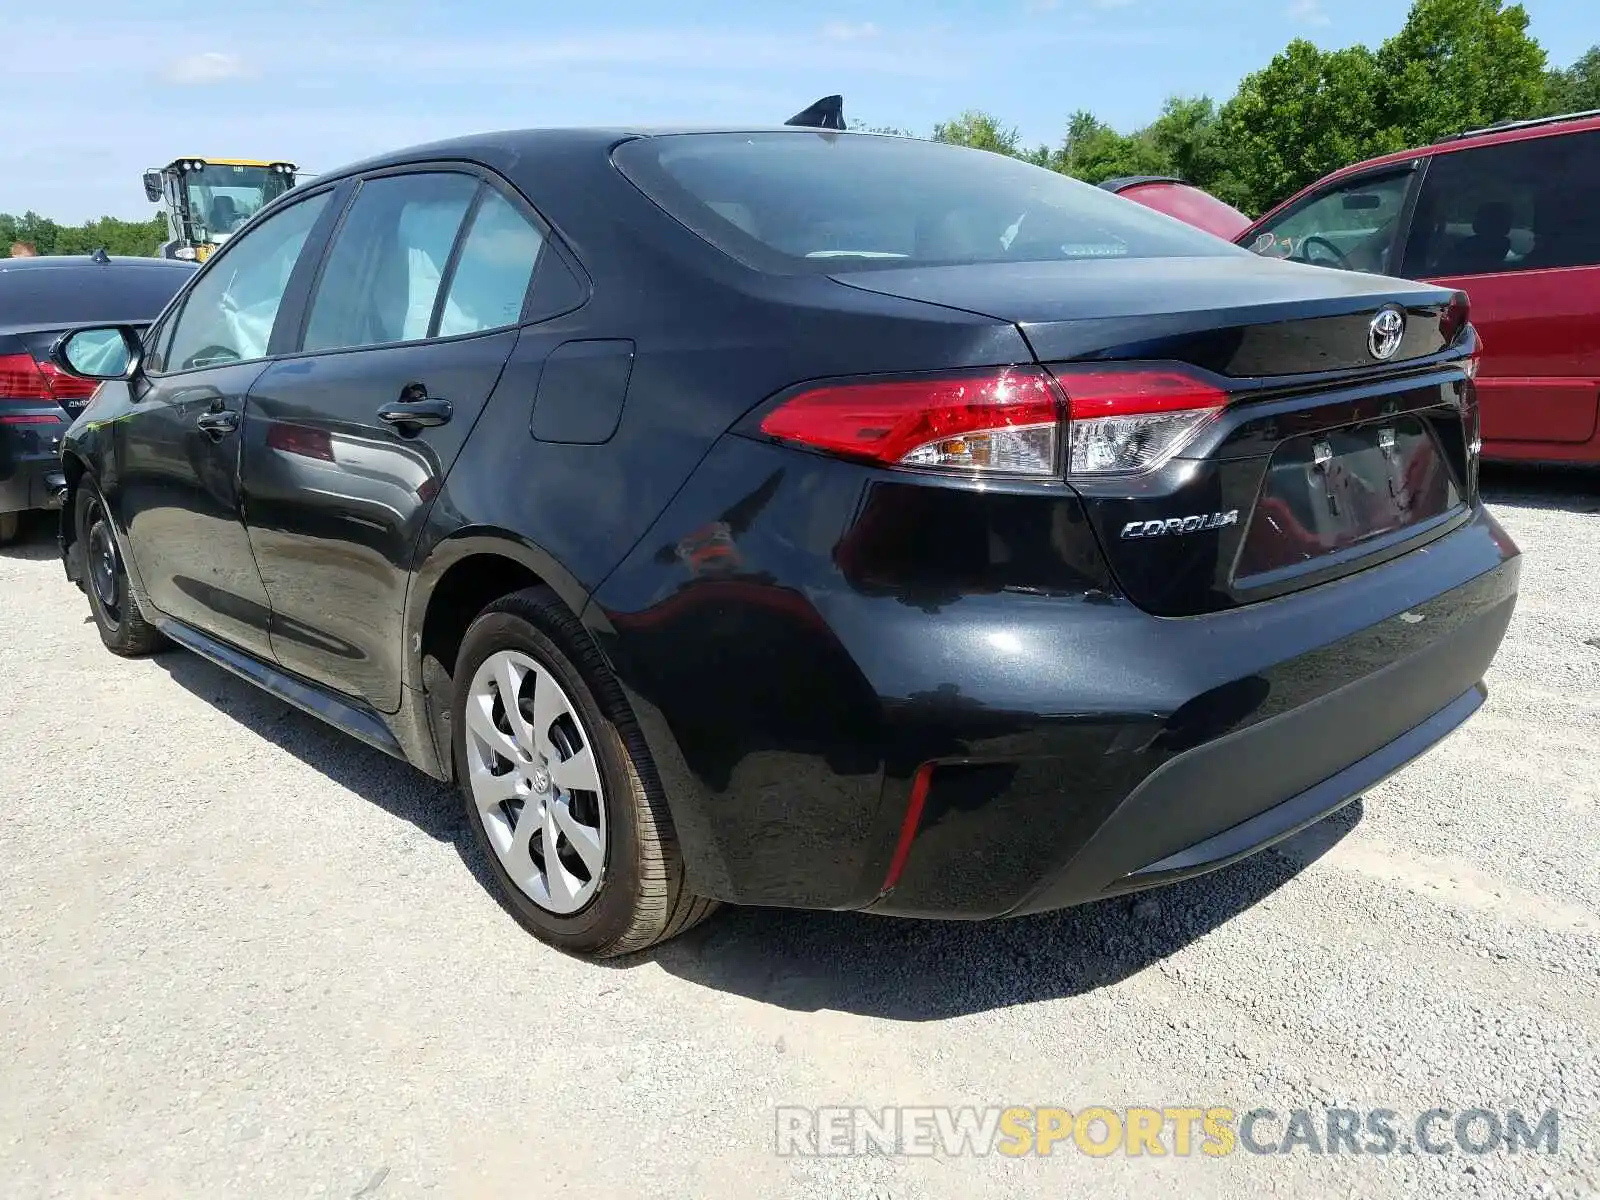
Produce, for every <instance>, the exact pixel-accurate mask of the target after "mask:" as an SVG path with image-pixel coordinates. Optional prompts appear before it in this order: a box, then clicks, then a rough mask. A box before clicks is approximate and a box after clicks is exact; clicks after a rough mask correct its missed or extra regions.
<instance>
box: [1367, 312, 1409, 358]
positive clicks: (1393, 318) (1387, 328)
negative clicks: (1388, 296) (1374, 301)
mask: <svg viewBox="0 0 1600 1200" xmlns="http://www.w3.org/2000/svg"><path fill="white" fill-rule="evenodd" d="M1405 335H1406V314H1405V313H1404V312H1402V311H1401V310H1400V309H1398V308H1392V307H1391V308H1384V309H1380V310H1379V311H1378V315H1377V316H1375V317H1373V318H1372V324H1371V325H1369V326H1367V350H1368V352H1369V353H1371V355H1372V357H1373V358H1375V359H1377V360H1378V361H1379V362H1387V361H1388V360H1389V359H1391V358H1393V357H1394V356H1395V351H1397V350H1399V349H1400V341H1401V339H1402V338H1404V337H1405Z"/></svg>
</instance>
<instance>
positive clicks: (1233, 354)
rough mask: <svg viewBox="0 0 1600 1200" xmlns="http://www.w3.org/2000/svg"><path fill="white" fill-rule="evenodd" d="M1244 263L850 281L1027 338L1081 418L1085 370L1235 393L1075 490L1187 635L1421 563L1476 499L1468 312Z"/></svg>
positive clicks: (1418, 293)
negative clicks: (1156, 456)
mask: <svg viewBox="0 0 1600 1200" xmlns="http://www.w3.org/2000/svg"><path fill="white" fill-rule="evenodd" d="M1241 254H1242V257H1240V258H1235V257H1232V256H1229V257H1219V258H1204V259H1199V258H1197V259H1126V260H1115V259H1112V260H1094V261H1083V262H1043V263H1005V264H998V265H989V264H985V265H982V266H974V267H939V268H923V269H917V270H900V269H889V270H870V271H857V272H850V273H848V274H841V275H837V276H835V279H836V280H837V281H838V282H840V283H844V284H847V285H848V286H851V287H861V288H866V289H867V290H870V291H876V292H881V293H883V294H887V295H895V296H903V297H905V298H907V299H912V300H918V301H922V302H926V303H934V304H941V305H945V306H947V307H952V308H960V309H964V310H967V311H971V312H975V313H981V314H984V315H987V316H992V317H995V318H997V319H999V320H1004V321H1008V322H1011V323H1013V324H1015V325H1016V326H1017V327H1018V328H1019V329H1020V330H1021V331H1022V332H1023V334H1024V335H1025V336H1026V337H1027V339H1028V342H1029V344H1030V346H1031V347H1032V348H1033V350H1034V352H1035V354H1036V356H1037V357H1038V359H1039V361H1040V362H1041V363H1043V364H1045V365H1046V366H1047V367H1049V368H1050V369H1052V370H1054V371H1056V372H1057V374H1058V378H1059V379H1061V380H1062V382H1063V386H1064V388H1065V390H1066V392H1067V396H1068V409H1069V415H1070V414H1071V410H1072V392H1073V369H1074V368H1081V367H1082V366H1084V364H1086V363H1090V364H1095V365H1096V366H1099V365H1102V364H1108V363H1111V364H1123V363H1128V364H1131V363H1149V364H1152V365H1158V366H1160V367H1161V368H1163V369H1170V368H1172V367H1174V366H1177V367H1178V369H1180V370H1182V371H1184V372H1186V373H1188V374H1192V375H1194V376H1196V377H1197V378H1199V379H1201V380H1203V381H1204V382H1206V383H1208V384H1210V385H1213V386H1215V387H1217V388H1220V389H1222V390H1223V391H1224V392H1226V403H1225V405H1224V406H1223V407H1222V408H1221V410H1220V412H1219V413H1218V414H1217V415H1216V416H1215V417H1214V418H1212V419H1211V420H1210V421H1209V422H1208V423H1207V424H1206V425H1205V426H1203V427H1202V428H1201V429H1200V431H1199V432H1198V433H1196V434H1195V435H1194V436H1193V438H1192V440H1190V441H1189V442H1188V443H1186V444H1185V445H1183V446H1182V447H1181V448H1180V449H1179V450H1178V451H1177V453H1176V455H1175V456H1173V457H1172V458H1170V459H1168V460H1167V461H1166V462H1165V463H1163V464H1161V465H1159V466H1157V467H1156V468H1155V469H1153V470H1150V471H1147V472H1144V473H1142V474H1138V475H1122V476H1106V477H1094V476H1082V475H1077V476H1073V477H1072V478H1071V479H1070V483H1071V485H1072V487H1073V488H1074V490H1075V491H1076V492H1077V493H1078V495H1079V496H1080V497H1081V498H1082V500H1083V502H1084V505H1085V511H1086V513H1087V516H1088V519H1089V522H1090V524H1091V525H1092V526H1093V528H1094V530H1095V533H1096V536H1097V538H1098V540H1099V542H1100V545H1101V548H1102V550H1103V551H1104V553H1105V555H1106V558H1107V560H1108V562H1109V563H1110V566H1111V569H1112V571H1113V573H1114V574H1115V576H1116V578H1117V581H1118V583H1119V585H1120V586H1121V587H1122V589H1123V590H1124V591H1125V592H1126V594H1127V595H1128V596H1129V598H1130V599H1132V600H1133V601H1134V602H1135V603H1137V604H1139V605H1140V606H1141V607H1143V608H1145V609H1146V610H1147V611H1150V612H1152V613H1156V614H1158V615H1162V616H1174V617H1178V616H1191V615H1197V614H1201V613H1206V612H1215V611H1219V610H1222V609H1227V608H1233V607H1237V606H1239V605H1243V604H1248V603H1252V602H1255V601H1260V600H1266V599H1270V598H1272V597H1275V596H1281V595H1284V594H1286V593H1288V592H1292V591H1295V590H1298V589H1300V588H1305V587H1311V586H1315V585H1316V584H1319V583H1324V582H1328V581H1330V580H1333V579H1336V578H1338V577H1340V576H1342V575H1346V574H1349V573H1351V572H1353V571H1357V570H1362V569H1365V568H1367V567H1371V566H1375V565H1377V564H1378V563H1381V562H1384V561H1387V560H1388V559H1390V558H1393V557H1395V556H1397V555H1399V554H1404V553H1408V552H1410V551H1412V550H1414V549H1416V548H1418V547H1419V546H1421V545H1422V544H1424V543H1425V542H1427V541H1428V540H1431V539H1432V538H1434V537H1438V536H1442V535H1443V534H1444V533H1447V532H1448V531H1449V530H1450V529H1452V528H1454V527H1455V526H1456V525H1457V524H1459V523H1460V522H1461V521H1463V520H1465V519H1466V518H1467V516H1468V515H1469V511H1470V508H1471V506H1472V505H1473V504H1474V503H1475V502H1476V499H1477V477H1476V464H1477V455H1476V449H1475V445H1474V443H1475V441H1476V438H1477V402H1476V396H1475V393H1474V391H1473V388H1472V384H1471V380H1470V378H1469V375H1470V368H1469V366H1468V363H1469V355H1470V354H1471V352H1472V350H1473V347H1474V346H1475V335H1473V334H1472V333H1471V331H1470V330H1467V331H1465V332H1463V333H1461V334H1460V335H1459V336H1457V332H1456V331H1457V330H1458V329H1460V328H1461V326H1462V325H1463V324H1464V322H1465V307H1464V305H1465V298H1464V297H1463V296H1462V295H1461V294H1460V293H1456V292H1451V291H1449V290H1447V289H1441V288H1437V287H1432V286H1429V285H1425V284H1416V283H1411V282H1409V281H1406V280H1397V279H1389V278H1385V277H1381V276H1374V275H1364V274H1358V273H1355V272H1348V271H1336V270H1332V269H1328V268H1319V267H1306V266H1299V265H1296V264H1285V263H1278V262H1272V261H1270V260H1265V259H1260V258H1257V257H1256V256H1254V255H1250V254H1248V253H1247V252H1241ZM1284 267H1288V268H1289V269H1288V270H1283V269H1281V268H1284ZM1386 312H1387V313H1389V314H1391V315H1389V316H1384V314H1385V313H1386ZM1380 318H1382V320H1383V322H1384V324H1383V328H1382V329H1380V327H1379V321H1380ZM1396 324H1398V326H1399V328H1398V329H1396V328H1394V326H1395V325H1396ZM1396 340H1397V341H1398V344H1397V345H1394V346H1392V347H1391V345H1390V343H1392V342H1394V341H1396ZM1375 347H1376V348H1377V349H1379V350H1383V351H1386V352H1387V353H1385V354H1384V355H1383V356H1382V357H1380V356H1379V354H1378V353H1377V352H1375Z"/></svg>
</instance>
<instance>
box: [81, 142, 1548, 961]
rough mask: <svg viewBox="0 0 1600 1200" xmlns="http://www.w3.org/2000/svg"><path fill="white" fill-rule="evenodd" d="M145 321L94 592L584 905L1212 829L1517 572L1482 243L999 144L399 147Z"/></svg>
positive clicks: (100, 528)
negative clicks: (1460, 289)
mask: <svg viewBox="0 0 1600 1200" xmlns="http://www.w3.org/2000/svg"><path fill="white" fill-rule="evenodd" d="M113 332H114V331H108V330H87V331H84V332H82V333H81V334H78V335H74V336H73V337H71V338H69V339H67V340H66V341H65V342H64V343H63V344H62V345H61V347H60V349H59V352H58V357H59V360H60V361H61V362H62V363H64V364H67V365H69V366H70V365H71V364H73V363H76V362H77V352H78V339H79V337H82V338H83V339H84V340H85V342H86V343H88V344H89V346H90V348H91V349H94V348H96V347H103V345H104V344H105V340H106V339H107V338H108V337H110V336H112V334H113ZM118 336H122V335H118ZM124 345H125V346H126V348H127V354H128V363H127V365H126V366H125V367H124V368H123V369H119V370H113V369H110V368H101V369H100V370H98V371H96V372H91V373H94V374H99V375H103V376H110V377H111V378H110V381H109V382H107V383H106V384H105V386H103V387H102V388H101V389H100V391H99V393H98V396H97V398H96V400H95V402H94V403H93V405H92V406H91V407H90V409H89V411H88V412H86V413H84V414H83V415H82V416H81V417H80V418H79V419H78V421H77V422H76V423H75V424H74V426H73V428H72V430H71V431H70V432H69V434H68V436H67V441H66V445H65V447H64V452H63V461H64V467H65V470H66V473H67V478H68V483H69V485H70V487H71V490H72V499H71V505H70V511H69V513H68V515H67V516H66V517H65V519H64V520H63V524H62V531H61V537H62V550H63V556H64V561H65V566H66V571H67V574H68V576H69V577H70V578H72V579H73V580H76V581H80V582H81V583H82V584H83V585H84V586H85V588H86V591H87V593H88V599H89V604H90V608H91V611H92V612H93V614H94V619H95V621H96V622H97V624H98V628H99V630H100V634H101V636H102V638H103V639H104V641H105V643H106V645H107V646H109V647H110V648H111V649H112V650H113V651H116V652H117V653H120V654H141V653H144V652H147V651H151V650H154V649H156V648H157V647H158V646H159V645H160V644H161V643H162V641H163V638H168V639H171V640H172V641H174V642H177V643H178V644H180V645H181V646H185V647H188V648H189V649H191V650H194V651H196V652H198V653H199V654H201V655H204V656H205V657H207V658H209V659H211V660H213V661H214V662H217V663H220V664H222V665H223V666H224V667H227V668H228V669H230V670H232V671H234V672H236V673H238V674H240V675H242V676H244V677H245V678H247V679H250V680H253V681H254V682H256V683H258V684H260V685H261V686H262V687H264V688H266V689H268V690H269V691H271V692H274V693H276V694H277V695H278V696H280V697H282V698H284V699H286V700H289V701H291V702H292V703H295V704H298V705H300V706H302V707H303V708H305V709H307V710H309V711H311V712H313V713H316V714H318V715H319V716H321V717H323V718H325V719H326V720H328V721H330V722H331V723H333V724H334V725H336V726H338V727H340V728H342V729H344V730H346V731H348V732H349V733H350V734H352V735H354V736H355V737H358V738H360V739H362V740H364V741H366V742H368V743H369V744H371V745H373V746H376V747H379V748H380V749H383V750H385V751H387V752H389V753H390V754H392V755H395V756H397V757H400V758H403V759H405V760H407V761H409V762H411V763H412V764H414V765H416V766H417V767H419V768H420V769H422V770H423V771H426V772H428V773H429V774H431V775H434V776H436V777H438V778H440V779H452V778H453V779H455V780H456V781H457V782H458V783H459V784H460V787H461V791H462V794H463V796H464V803H465V807H466V812H467V814H468V820H469V821H470V823H471V827H472V829H473V830H474V832H475V834H476V836H477V837H478V838H479V839H480V841H481V843H482V845H483V846H484V847H485V849H486V851H487V857H488V860H489V862H490V864H491V868H492V872H493V876H494V879H495V880H496V883H497V885H498V890H499V893H500V895H501V897H502V899H503V901H504V903H505V904H506V905H507V907H508V908H509V909H510V911H511V912H513V913H514V914H515V915H516V917H517V918H518V919H519V920H521V921H522V922H523V923H524V924H525V925H526V926H527V927H528V928H529V929H531V930H532V931H533V932H535V933H536V934H537V935H539V936H540V937H542V938H545V939H547V940H548V941H550V942H552V943H555V944H556V945H559V946H562V947H564V948H566V949H569V950H572V951H576V952H581V953H585V954H591V955H595V956H603V955H610V954H617V953H621V952H625V951H629V950H636V949H638V948H641V947H644V946H647V945H649V944H651V943H652V942H655V941H658V940H659V939H661V938H664V937H667V936H670V935H671V934H673V933H676V932H678V931H680V930H682V929H684V928H686V927H687V926H688V925H690V924H692V923H693V922H695V921H696V920H698V919H699V918H700V917H702V916H703V915H704V914H705V913H707V912H708V911H709V910H710V908H711V907H712V906H713V904H714V903H715V902H716V901H730V902H736V903H742V904H756V905H788V906H803V907H814V908H834V909H858V910H866V911H869V912H875V913H892V914H903V915H913V916H922V917H962V918H980V917H992V916H998V915H1002V914H1020V913H1028V912H1036V911H1039V910H1042V909H1051V908H1056V907H1060V906H1063V905H1070V904H1075V903H1079V902H1082V901H1087V900H1092V899H1095V898H1097V897H1102V896H1109V895H1114V894H1117V893H1121V892H1127V891H1131V890H1134V889H1138V888H1145V887H1150V886H1152V885H1155V884H1160V883H1164V882H1167V881H1170V880H1174V879H1180V878H1184V877H1186V876H1190V875H1195V874H1197V873H1200V872H1202V871H1206V870H1209V869H1211V868H1213V867H1216V866H1219V865H1221V864H1223V863H1226V862H1229V861H1231V860H1233V859H1235V858H1238V857H1240V856H1241V855H1244V854H1247V853H1250V852H1251V851H1254V850H1256V849H1259V848H1260V847H1262V846H1265V845H1267V844H1269V843H1271V842H1273V841H1275V840H1277V839H1279V838H1282V837H1284V836H1285V835H1287V834H1289V833H1290V832H1291V831H1293V830H1295V829H1298V828H1300V827H1301V826H1304V825H1306V824H1308V823H1309V822H1312V821H1315V820H1316V819H1318V818H1319V817H1321V816H1322V815H1324V814H1325V813H1328V812H1330V811H1332V810H1333V809H1335V808H1338V807H1339V806H1340V805H1342V804H1344V803H1345V802H1346V801H1347V800H1349V799H1350V798H1351V797H1353V796H1355V795H1357V794H1359V793H1361V792H1362V791H1363V790H1365V789H1367V788H1369V787H1371V786H1372V785H1373V784H1375V783H1376V782H1377V781H1379V780H1380V779H1382V778H1384V777H1385V776H1387V775H1388V774H1390V773H1391V772H1393V771H1395V770H1397V769H1398V768H1399V767H1401V766H1402V765H1403V764H1404V763H1406V762H1407V761H1408V760H1410V759H1411V758H1413V757H1414V756H1416V755H1418V754H1420V753H1422V752H1423V751H1425V750H1426V749H1428V748H1429V747H1430V746H1432V745H1433V744H1434V743H1435V742H1437V741H1438V740H1439V739H1440V738H1442V737H1443V736H1444V735H1445V734H1446V733H1448V732H1449V731H1450V730H1452V729H1454V728H1455V727H1456V726H1458V725H1459V724H1461V722H1463V721H1464V720H1466V719H1467V717H1468V716H1469V715H1470V714H1471V713H1472V712H1473V711H1474V710H1475V709H1477V707H1478V706H1479V704H1480V703H1481V702H1482V699H1483V696H1484V688H1483V683H1482V679H1483V676H1484V671H1485V668H1487V667H1488V665H1489V663H1490V660H1491V658H1492V657H1493V656H1494V654H1495V652H1496V649H1497V647H1498V646H1499V644H1500V641H1501V638H1502V636H1503V634H1504V632H1505V629H1506V624H1507V621H1508V620H1509V619H1510V616H1511V612H1512V608H1513V605H1514V603H1515V597H1516V591H1517V579H1518V569H1519V559H1518V552H1517V550H1516V547H1515V546H1514V545H1513V544H1512V542H1511V540H1510V539H1509V538H1508V537H1507V536H1506V535H1505V533H1504V532H1502V530H1501V529H1500V527H1499V526H1498V525H1497V524H1496V523H1495V520H1494V518H1493V517H1492V516H1491V515H1490V514H1489V513H1488V512H1487V511H1486V510H1485V509H1484V507H1483V505H1482V504H1481V503H1480V501H1479V496H1478V484H1477V470H1476V456H1477V427H1476V419H1477V418H1476V406H1475V401H1474V394H1473V388H1472V382H1471V379H1472V369H1473V362H1474V358H1473V356H1474V353H1475V348H1476V340H1475V334H1474V332H1473V329H1472V327H1471V325H1470V323H1469V322H1468V319H1467V308H1466V305H1465V303H1464V302H1463V298H1462V297H1461V296H1460V295H1459V294H1457V293H1455V292H1452V291H1450V290H1448V289H1441V288H1436V287H1429V286H1425V285H1421V284H1415V283H1407V282H1403V281H1399V280H1393V279H1380V278H1375V277H1372V276H1363V275H1355V274H1349V273H1343V272H1330V271H1323V270H1318V269H1317V268H1314V267H1306V266H1295V265H1291V264H1286V263H1280V262H1271V261H1268V260H1265V259H1262V258H1259V257H1257V256H1255V255H1253V254H1250V253H1249V252H1247V251H1245V250H1242V249H1239V248H1238V247H1235V246H1232V245H1230V244H1228V243H1227V242H1224V241H1221V240H1219V239H1217V238H1214V237H1212V236H1210V235H1209V234H1205V233H1201V232H1200V231H1198V230H1194V229H1190V228H1187V227H1185V226H1183V225H1181V224H1180V223H1178V222H1175V221H1172V220H1169V219H1168V218H1166V217H1162V216H1159V215H1157V214H1154V213H1151V212H1149V211H1147V210H1146V209H1143V208H1141V207H1140V206H1138V205H1136V204H1132V203H1129V202H1128V201H1126V200H1123V199H1120V198H1119V197H1117V196H1115V195H1112V194H1110V193H1108V192H1106V191H1104V190H1101V189H1099V188H1094V187H1090V186H1087V185H1084V184H1081V183H1078V182H1075V181H1073V180H1070V179H1067V178H1065V177H1063V176H1061V175H1058V174H1055V173H1053V172H1050V171H1046V170H1042V169H1038V168H1035V167H1031V166H1028V165H1026V164H1024V163H1021V162H1017V161H1015V160H1012V159H1007V158H1003V157H1001V156H999V155H994V154H987V153H984V152H982V151H975V150H967V149H963V148H959V147H954V146H946V145H940V144H936V143H931V142H923V141H917V140H912V139H901V138H892V137H880V136H874V135H870V134H855V133H846V132H835V131H818V130H813V129H801V128H778V129H764V130H749V131H727V132H703V131H702V132H670V133H661V132H655V133H652V134H643V133H637V132H630V131H627V130H610V131H608V130H566V131H534V132H520V133H504V134H496V135H493V136H483V137H478V138H470V139H465V140H461V141H455V142H449V143H443V144H437V145H432V146H426V147H421V148H418V149H412V150H407V151H403V152H400V153H396V154H393V155H390V156H388V157H384V158H380V159H377V160H374V161H370V162H367V163H365V164H362V165H358V166H355V167H350V168H347V169H345V170H342V171H338V172H335V173H333V174H331V175H325V176H322V177H321V178H319V179H318V180H316V181H315V182H314V183H313V184H312V185H310V186H308V187H306V188H304V189H303V190H302V189H296V190H295V191H294V192H293V193H290V195H288V196H286V197H285V198H283V199H282V200H280V201H278V202H276V203H274V204H273V205H271V206H270V207H268V208H267V209H265V210H263V212H262V213H260V214H258V215H257V216H256V217H255V218H254V219H253V220H252V221H251V222H250V223H249V224H248V225H247V226H246V227H245V228H244V229H243V230H242V231H241V232H240V233H238V234H236V235H235V236H234V237H233V238H231V239H230V240H229V241H228V242H227V243H226V244H225V245H224V246H223V247H222V249H221V250H219V251H218V253H217V254H216V255H215V256H214V257H213V258H212V259H211V260H210V261H209V262H207V263H206V265H205V266H204V268H203V269H202V270H201V271H200V273H199V275H198V276H197V277H196V278H195V279H194V280H193V281H192V283H191V284H190V286H188V287H187V288H186V289H185V290H184V292H183V293H182V294H181V295H180V296H179V297H178V299H177V300H176V301H175V302H174V303H173V304H172V305H170V306H169V307H168V308H167V310H166V311H165V312H164V313H163V314H162V316H161V317H160V319H159V320H158V321H157V322H156V323H155V325H154V326H153V327H152V328H151V330H150V331H149V333H148V335H147V336H146V337H144V338H143V339H142V340H141V339H139V338H136V337H134V336H133V335H132V334H127V335H126V336H125V338H124Z"/></svg>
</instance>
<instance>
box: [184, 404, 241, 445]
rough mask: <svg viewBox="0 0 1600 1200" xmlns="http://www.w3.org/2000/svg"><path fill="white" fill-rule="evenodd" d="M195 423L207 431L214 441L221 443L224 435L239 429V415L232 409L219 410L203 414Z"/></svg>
mask: <svg viewBox="0 0 1600 1200" xmlns="http://www.w3.org/2000/svg"><path fill="white" fill-rule="evenodd" d="M194 423H195V424H196V425H197V426H199V427H200V428H201V429H203V430H205V432H206V433H207V434H208V435H209V436H210V437H211V439H212V440H213V441H220V440H221V439H222V437H223V435H224V434H229V433H232V432H233V431H234V430H236V429H238V428H239V414H238V413H236V412H234V411H233V410H232V409H227V408H224V409H217V410H213V411H212V412H204V413H201V414H200V415H199V416H198V417H196V418H195V422H194Z"/></svg>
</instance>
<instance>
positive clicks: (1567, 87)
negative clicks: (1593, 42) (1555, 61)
mask: <svg viewBox="0 0 1600 1200" xmlns="http://www.w3.org/2000/svg"><path fill="white" fill-rule="evenodd" d="M1597 108H1600V46H1590V47H1589V52H1588V53H1587V54H1585V55H1584V56H1583V57H1582V58H1580V59H1579V60H1578V61H1577V62H1575V63H1573V64H1572V65H1571V66H1570V67H1567V68H1566V69H1565V70H1561V69H1557V70H1553V71H1550V72H1548V73H1547V74H1546V75H1545V111H1546V113H1548V114H1552V115H1553V114H1556V113H1574V112H1590V111H1592V110H1593V109H1597Z"/></svg>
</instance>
